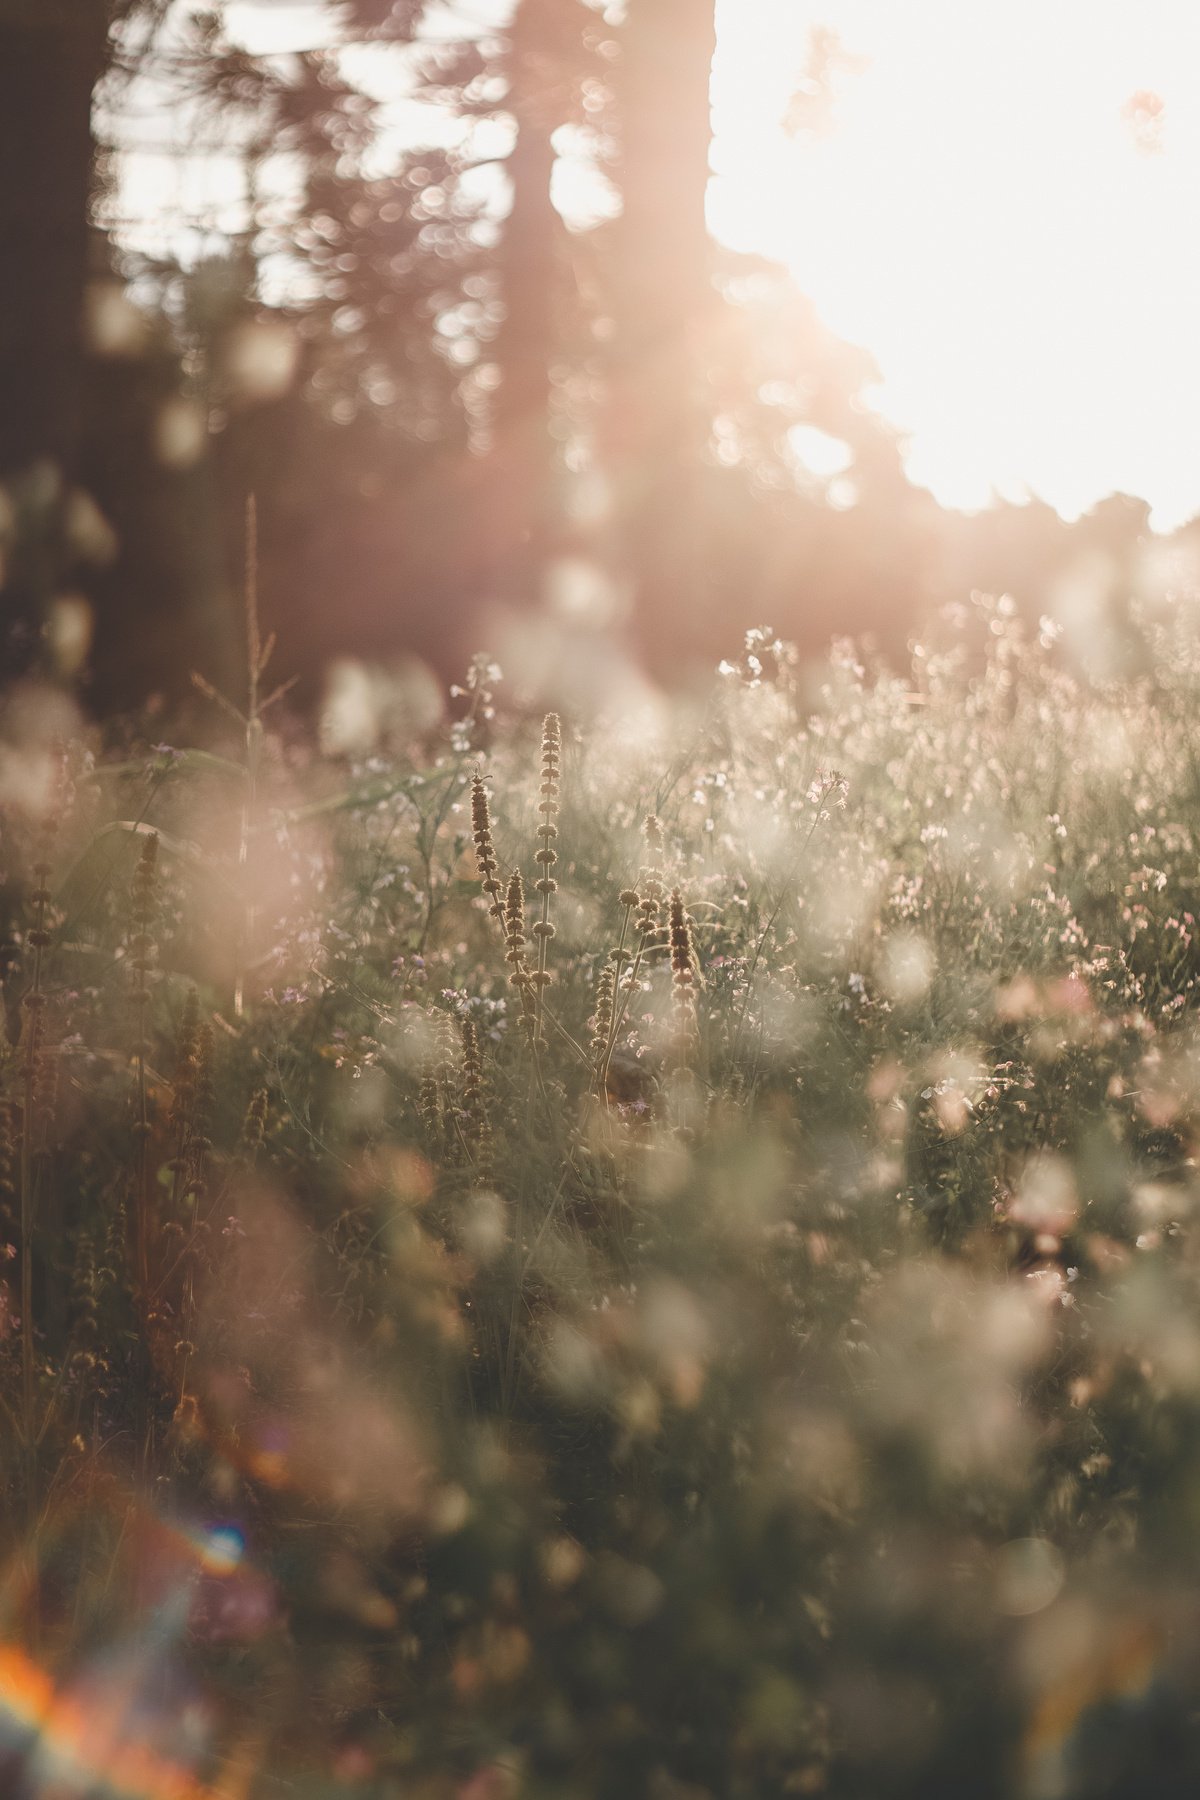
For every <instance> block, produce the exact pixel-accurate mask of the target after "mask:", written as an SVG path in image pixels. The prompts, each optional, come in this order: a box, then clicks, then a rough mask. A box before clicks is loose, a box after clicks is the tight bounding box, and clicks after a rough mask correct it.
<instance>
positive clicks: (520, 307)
mask: <svg viewBox="0 0 1200 1800" xmlns="http://www.w3.org/2000/svg"><path fill="white" fill-rule="evenodd" d="M561 7H562V0H521V4H520V5H519V6H518V8H517V12H516V15H515V17H514V19H513V23H512V28H511V36H510V47H509V54H508V68H507V75H508V84H509V91H508V98H507V102H506V104H507V107H508V109H509V111H510V112H511V113H512V114H513V117H514V119H515V121H516V130H517V135H516V142H515V144H514V146H513V149H512V152H511V154H510V156H509V158H508V165H507V166H508V175H509V179H510V181H511V183H512V206H511V209H510V211H509V215H508V218H507V219H506V221H505V223H504V230H503V235H502V238H501V242H500V246H499V251H498V256H497V263H498V272H499V282H500V296H501V299H502V300H503V303H504V308H505V320H504V324H503V325H502V327H501V329H500V331H499V334H498V336H497V339H496V345H495V360H496V363H497V365H498V366H499V370H500V387H499V391H498V393H497V396H496V411H495V441H494V445H493V452H492V459H491V460H492V479H491V481H490V483H489V490H490V491H489V495H488V499H489V506H490V508H491V509H492V510H493V517H494V528H495V537H496V544H497V555H496V559H495V561H496V575H495V582H494V586H495V589H496V597H497V598H499V599H501V600H502V601H505V602H507V603H509V604H512V605H514V606H521V605H528V604H529V602H531V601H533V600H535V599H536V598H537V591H538V588H539V586H540V584H541V578H542V575H543V573H544V567H545V562H546V559H547V555H548V546H549V541H550V537H551V534H552V531H553V518H554V503H555V486H556V463H557V455H556V447H555V442H554V438H553V434H552V430H551V402H552V396H553V376H552V372H551V371H552V368H553V364H554V362H555V360H556V359H557V357H558V356H559V355H560V354H561V330H560V315H561V310H562V308H561V286H562V280H563V273H564V268H565V256H564V251H563V238H564V235H565V227H564V225H563V222H562V219H561V218H560V217H559V214H558V212H557V210H556V209H555V207H554V205H553V203H552V202H551V199H550V182H551V177H552V175H553V173H554V162H555V151H554V145H553V142H552V137H553V133H554V131H555V130H556V129H557V128H558V126H559V125H561V124H562V123H563V121H564V117H565V116H566V113H565V109H564V95H563V84H562V70H561V58H560V56H559V54H558V46H557V43H556V36H557V30H556V28H560V19H559V17H558V15H559V14H560V12H561Z"/></svg>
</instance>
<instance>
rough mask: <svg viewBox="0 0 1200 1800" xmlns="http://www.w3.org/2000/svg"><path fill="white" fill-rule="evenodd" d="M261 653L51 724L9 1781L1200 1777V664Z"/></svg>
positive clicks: (29, 842) (35, 1792) (41, 776)
mask: <svg viewBox="0 0 1200 1800" xmlns="http://www.w3.org/2000/svg"><path fill="white" fill-rule="evenodd" d="M1134 640H1136V641H1134ZM265 662H266V657H265V655H264V654H263V648H262V646H261V645H258V644H257V639H256V640H255V645H254V646H253V647H252V681H251V684H250V693H249V700H248V705H247V704H245V703H242V702H239V706H241V708H242V710H241V712H240V713H239V712H238V710H237V708H235V707H234V706H233V705H232V703H231V702H229V701H225V702H224V703H222V702H220V701H217V702H216V703H215V704H213V696H212V694H211V692H210V693H209V694H208V695H207V697H206V699H207V702H208V703H209V704H210V705H211V708H212V710H211V712H210V713H205V714H201V713H200V712H197V714H196V716H195V718H194V719H193V721H192V723H191V724H190V725H189V726H188V727H187V729H186V732H185V730H184V728H183V727H182V726H181V727H179V728H178V730H177V731H175V732H174V737H175V738H176V739H177V740H178V741H172V742H171V743H170V744H167V743H163V742H149V741H147V739H146V737H145V736H144V735H143V734H142V732H141V731H140V730H139V729H135V728H134V727H132V726H130V727H128V728H126V729H125V731H124V732H123V734H122V735H121V736H120V738H119V740H118V738H117V736H116V734H114V733H109V734H108V735H107V736H106V737H103V738H102V737H101V736H100V735H99V734H97V733H94V732H88V731H86V730H84V729H83V728H82V727H80V726H79V725H78V724H77V722H75V721H73V720H72V718H71V716H70V714H69V711H68V709H67V708H66V704H65V702H62V703H60V702H56V701H54V700H53V697H51V696H48V695H46V694H36V693H34V692H32V691H31V690H28V689H26V690H21V691H17V692H14V693H13V694H11V695H10V696H9V697H8V700H7V702H6V710H5V719H4V732H5V737H4V746H3V751H2V760H0V795H2V798H3V805H4V827H3V829H4V845H5V852H6V856H5V866H6V869H7V870H8V872H9V874H8V882H7V886H6V889H5V894H6V899H7V904H8V906H9V910H10V913H11V921H10V925H9V935H10V939H11V943H10V947H9V951H8V956H9V965H10V966H9V976H8V981H7V984H6V992H7V995H8V999H9V1032H8V1036H9V1039H10V1047H9V1048H8V1049H7V1050H6V1052H5V1053H4V1061H3V1067H2V1079H3V1086H2V1087H0V1101H2V1104H0V1204H2V1206H3V1214H2V1217H0V1237H2V1240H3V1243H4V1245H5V1247H6V1261H5V1264H4V1275H3V1288H2V1289H0V1420H2V1425H3V1442H4V1468H3V1474H4V1481H5V1506H4V1511H3V1515H2V1519H3V1533H4V1543H3V1561H2V1563H0V1568H2V1570H3V1585H2V1587H0V1608H2V1611H0V1790H2V1791H3V1793H4V1794H6V1795H7V1794H12V1795H13V1796H14V1797H16V1796H21V1797H24V1796H28V1797H29V1800H35V1797H36V1800H42V1797H47V1800H48V1797H49V1796H51V1795H53V1796H55V1797H56V1800H58V1797H59V1796H70V1797H71V1800H93V1797H95V1800H125V1797H126V1796H128V1797H130V1800H132V1797H135V1796H136V1797H137V1800H142V1797H143V1796H145V1797H146V1800H177V1797H178V1800H215V1797H217V1796H220V1797H222V1800H257V1797H258V1796H259V1795H262V1796H269V1795H276V1794H279V1795H294V1796H297V1797H298V1800H334V1797H337V1800H341V1797H342V1796H356V1795H358V1796H363V1797H364V1800H391V1797H392V1796H395V1800H410V1797H414V1800H443V1797H444V1800H492V1797H493V1796H495V1797H501V1796H513V1797H516V1796H530V1797H531V1800H542V1797H545V1800H626V1797H637V1796H643V1795H644V1796H647V1800H707V1797H711V1800H770V1797H772V1796H785V1795H795V1794H800V1795H805V1794H810V1795H830V1796H837V1797H839V1800H841V1797H845V1800H891V1797H893V1796H895V1797H897V1800H899V1797H901V1796H912V1797H913V1800H916V1797H917V1796H921V1797H922V1800H932V1797H941V1796H946V1797H947V1800H950V1797H953V1800H960V1797H963V1800H965V1797H966V1796H968V1795H969V1796H980V1797H986V1796H989V1795H990V1796H996V1797H1001V1796H1014V1797H1017V1800H1021V1797H1027V1800H1060V1797H1061V1800H1069V1797H1070V1800H1074V1797H1079V1800H1092V1797H1093V1796H1095V1797H1097V1800H1099V1797H1100V1796H1111V1797H1113V1800H1117V1797H1122V1800H1123V1797H1126V1796H1128V1797H1129V1800H1134V1797H1135V1796H1137V1797H1140V1796H1144V1795H1151V1794H1153V1795H1156V1796H1159V1795H1166V1796H1172V1795H1181V1796H1182V1795H1184V1794H1187V1795H1191V1794H1193V1793H1194V1792H1195V1791H1196V1789H1197V1784H1198V1783H1200V1736H1198V1731H1197V1723H1196V1721H1197V1717H1198V1716H1200V1713H1198V1709H1200V1236H1198V1233H1200V1219H1198V1218H1197V1209H1196V1202H1197V1196H1198V1194H1200V1184H1198V1180H1197V1170H1196V1161H1195V1158H1196V1142H1197V1129H1198V1127H1200V1035H1198V1034H1197V1030H1196V1026H1195V1023H1194V1021H1193V1018H1192V1012H1193V1007H1194V1003H1195V984H1196V977H1197V969H1198V966H1200V957H1198V952H1197V947H1196V943H1195V938H1196V917H1195V914H1196V911H1197V900H1198V898H1200V894H1198V883H1200V862H1198V844H1200V747H1198V740H1197V726H1196V720H1197V717H1198V716H1200V646H1197V644H1196V643H1195V641H1194V640H1193V636H1192V633H1191V631H1190V628H1189V622H1188V621H1187V620H1186V619H1184V618H1182V617H1179V618H1177V617H1176V616H1175V613H1174V611H1173V610H1172V609H1165V610H1163V611H1162V612H1161V613H1160V614H1159V615H1158V616H1157V617H1155V618H1153V619H1148V620H1145V621H1143V622H1142V623H1141V624H1140V626H1139V627H1138V630H1137V632H1136V634H1134V636H1133V638H1131V647H1130V661H1129V667H1128V668H1127V670H1126V672H1124V673H1123V674H1122V675H1120V677H1116V676H1114V677H1112V678H1104V679H1102V678H1100V677H1099V676H1097V675H1095V674H1083V673H1081V672H1080V671H1079V670H1078V669H1075V668H1073V667H1072V665H1071V663H1070V661H1069V659H1068V658H1067V657H1066V656H1065V655H1064V654H1063V652H1062V647H1061V646H1060V645H1059V644H1057V643H1056V642H1055V634H1054V632H1053V631H1052V630H1051V629H1050V628H1044V629H1043V630H1042V632H1041V633H1040V634H1039V633H1038V632H1036V631H1032V630H1031V629H1030V628H1029V627H1028V626H1027V625H1023V624H1022V623H1021V621H1020V620H1018V618H1017V617H1016V616H1015V614H1014V613H1013V611H1012V610H1011V609H1010V608H1008V607H1007V606H1006V604H1005V603H1004V602H996V603H992V602H984V601H977V602H975V603H974V604H973V606H972V607H971V608H970V609H968V616H966V617H965V618H964V619H963V620H960V621H958V622H957V623H953V622H950V623H947V624H946V625H945V626H944V627H943V628H942V629H941V630H939V631H938V632H935V633H933V634H932V635H931V637H930V640H929V642H928V643H926V644H923V645H921V646H918V647H917V649H916V651H915V653H914V656H913V660H912V666H911V668H910V669H908V670H906V671H905V672H904V674H903V675H902V676H897V675H895V674H889V673H887V672H884V671H877V670H870V669H865V668H864V667H863V666H862V665H861V664H860V662H859V661H858V660H857V659H856V655H855V653H854V652H853V650H851V649H850V648H848V647H845V648H842V649H840V650H839V651H838V652H837V653H836V654H835V655H834V656H833V657H832V658H831V659H830V661H829V663H828V664H827V665H826V666H825V667H824V668H823V669H822V670H821V671H820V672H818V673H815V674H814V673H813V672H811V671H808V670H805V669H803V668H802V667H801V666H800V663H799V660H798V658H797V657H796V655H795V653H794V651H792V650H791V649H790V647H789V646H788V645H786V644H782V643H780V642H779V641H778V640H776V639H775V638H774V637H773V636H772V635H771V634H770V633H769V632H766V631H763V632H756V633H752V634H751V635H750V637H749V639H748V641H747V644H746V646H745V648H744V651H743V652H742V653H741V654H740V655H739V656H738V657H737V658H736V659H731V661H730V662H729V663H728V664H726V665H723V668H722V671H721V673H720V675H719V677H718V678H717V682H716V685H715V686H714V689H713V691H712V692H711V693H709V694H705V695H702V696H700V697H698V698H697V699H695V700H694V701H692V702H684V701H679V702H675V703H671V704H668V703H666V702H664V701H660V700H658V699H655V698H654V697H652V696H648V695H646V694H644V693H643V694H642V696H641V698H640V699H639V700H638V702H637V707H636V709H635V710H632V711H631V710H629V708H628V707H626V708H625V710H623V711H621V712H620V715H619V716H608V717H606V716H605V715H604V713H603V711H602V710H601V711H600V712H599V713H597V714H595V715H594V716H590V717H587V718H574V717H572V716H571V714H570V712H569V711H568V710H567V708H566V707H565V705H564V706H562V707H561V708H560V710H559V711H558V712H552V713H549V714H544V713H543V711H542V709H541V708H540V707H539V708H538V709H537V710H536V711H532V710H530V709H529V708H528V707H525V706H522V705H520V704H519V703H518V697H519V693H520V682H519V673H520V672H519V671H509V676H510V679H509V680H508V681H505V680H504V679H502V678H501V676H500V672H499V671H498V670H497V669H496V668H495V667H494V665H492V664H490V663H489V662H488V661H487V659H485V658H481V659H479V661H478V662H477V663H476V664H475V665H474V667H473V669H472V671H471V674H470V676H469V678H468V680H467V682H466V684H465V687H464V690H463V691H462V692H461V693H460V694H458V695H457V696H456V697H455V700H454V703H453V704H454V712H453V721H452V722H450V723H443V722H441V720H439V719H437V718H436V717H434V716H433V713H434V709H432V708H430V709H427V716H422V717H420V718H417V719H414V718H413V717H411V716H409V717H407V718H401V719H399V721H396V720H393V721H392V723H391V724H390V725H389V724H388V723H387V721H386V720H385V721H384V725H383V727H382V728H381V730H380V731H379V732H378V733H377V734H376V735H375V736H374V737H373V738H372V740H371V741H370V742H361V743H357V744H354V743H350V742H349V741H348V738H347V735H346V734H345V733H344V732H341V731H340V730H339V728H338V727H337V722H336V721H334V725H333V726H332V727H330V728H328V729H326V730H325V731H324V732H323V733H321V734H317V735H313V734H311V733H309V732H308V731H307V730H306V729H305V728H303V727H302V726H301V725H299V724H298V723H296V722H295V721H294V720H293V719H290V718H289V716H288V715H287V713H286V710H285V703H284V702H283V701H282V700H277V699H276V697H275V696H274V695H271V694H267V695H266V696H265V698H264V697H263V696H262V695H261V693H260V677H262V676H263V673H264V669H265ZM510 693H512V694H513V695H514V698H513V699H511V700H510V699H508V698H506V696H507V695H509V694H510ZM197 704H198V705H199V700H198V702H197ZM160 729H161V726H156V727H155V730H156V731H158V730H160ZM350 735H351V736H352V735H353V734H350Z"/></svg>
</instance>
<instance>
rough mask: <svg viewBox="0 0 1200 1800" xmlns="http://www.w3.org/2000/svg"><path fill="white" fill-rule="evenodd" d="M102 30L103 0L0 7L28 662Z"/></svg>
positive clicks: (0, 336)
mask: <svg viewBox="0 0 1200 1800" xmlns="http://www.w3.org/2000/svg"><path fill="white" fill-rule="evenodd" d="M107 23H108V6H107V0H0V246H2V247H3V248H2V252H0V483H2V484H3V485H4V486H5V487H6V488H7V489H8V490H9V498H10V500H11V501H15V506H16V514H17V517H16V527H17V530H16V538H17V541H16V544H15V545H12V544H10V545H8V546H7V547H6V556H5V565H6V566H5V574H4V581H5V585H4V589H3V591H2V598H3V603H4V612H5V615H6V624H7V625H8V627H9V631H8V632H6V633H5V635H6V637H9V636H10V634H13V635H15V636H17V637H18V638H21V637H23V640H24V643H23V654H24V657H25V658H28V657H29V656H30V655H31V653H32V639H33V634H34V633H35V631H36V626H37V621H38V619H39V617H40V614H41V611H42V608H43V607H44V605H45V602H46V600H47V599H48V597H49V595H50V593H51V592H52V591H53V588H54V585H55V583H56V580H57V578H58V573H59V552H58V541H57V540H58V536H59V532H58V512H59V508H58V505H57V503H56V502H57V496H58V495H59V494H60V493H61V492H62V491H63V489H64V488H65V486H67V485H68V484H69V483H70V481H71V479H72V475H73V472H74V462H75V455H76V449H77V444H78V436H79V424H80V390H81V368H82V348H83V346H82V317H83V301H84V287H85V281H86V276H87V254H88V200H89V194H90V187H91V174H92V149H93V146H92V132H91V109H92V92H93V89H94V87H95V85H96V82H97V80H98V79H99V77H100V74H101V72H102V69H103V67H104V58H105V45H106V41H107ZM6 510H7V509H6ZM13 627H15V633H13ZM7 647H8V649H9V650H10V651H11V650H12V649H13V648H14V646H13V644H12V643H11V641H10V643H9V645H8V646H7ZM15 647H16V649H17V654H18V657H19V658H20V657H21V655H22V646H21V645H20V644H18V645H17V646H15Z"/></svg>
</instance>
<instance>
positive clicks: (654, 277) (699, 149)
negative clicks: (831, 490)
mask: <svg viewBox="0 0 1200 1800" xmlns="http://www.w3.org/2000/svg"><path fill="white" fill-rule="evenodd" d="M715 49H716V19H715V7H714V4H713V0H629V5H628V13H627V17H626V20H625V23H624V25H623V27H622V29H621V58H620V64H619V68H618V73H617V78H616V79H617V95H616V113H617V126H618V133H619V140H620V161H619V165H618V170H617V180H618V185H619V187H620V191H621V196H622V214H621V217H620V219H619V220H618V221H617V222H616V224H615V225H614V227H613V233H612V239H613V241H612V259H611V264H610V283H611V286H610V296H611V299H610V307H611V313H612V324H613V335H612V353H611V360H610V378H609V403H608V411H607V418H606V422H605V430H604V433H603V441H602V444H601V455H602V457H603V460H604V463H605V465H606V468H607V472H608V477H609V482H610V485H611V488H612V491H613V502H614V532H613V540H614V542H613V555H614V558H615V560H616V562H617V564H618V567H619V570H620V573H621V574H622V575H623V576H624V578H625V579H626V580H627V581H629V582H631V583H632V586H633V589H634V593H635V597H636V606H637V614H638V621H637V622H638V629H639V633H640V635H642V637H643V639H648V640H649V641H651V642H654V641H656V640H664V639H666V640H669V639H670V638H671V637H672V636H673V635H674V633H675V632H676V631H677V629H679V628H681V627H682V624H683V622H684V621H685V620H686V619H688V618H689V617H691V616H693V615H694V613H695V611H696V609H697V608H699V609H701V610H703V608H704V593H705V585H706V581H707V579H708V575H709V570H708V568H707V561H708V559H707V557H706V553H705V532H704V518H705V513H706V510H707V509H706V507H705V504H704V500H703V492H702V490H703V485H704V477H705V472H706V451H707V441H708V435H709V429H710V419H709V411H710V409H709V406H708V402H707V398H706V395H705V360H706V345H707V336H708V332H709V330H710V328H711V321H712V317H713V312H714V294H713V287H712V253H711V242H710V239H709V235H708V230H707V226H706V223H705V199H706V196H707V191H708V180H709V147H710V143H711V138H712V127H711V114H710V107H709V85H710V80H711V73H712V62H713V55H714V52H715Z"/></svg>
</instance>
